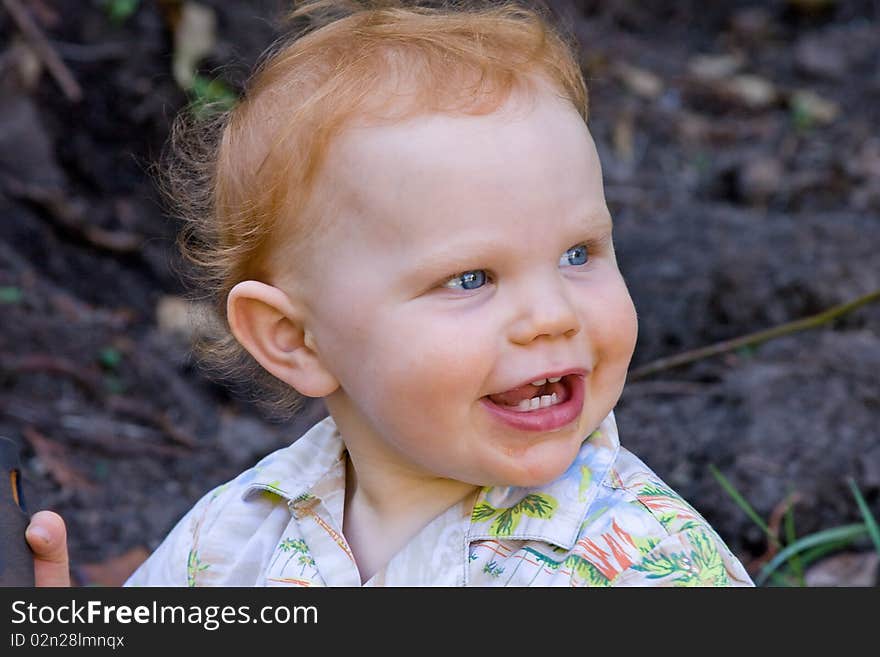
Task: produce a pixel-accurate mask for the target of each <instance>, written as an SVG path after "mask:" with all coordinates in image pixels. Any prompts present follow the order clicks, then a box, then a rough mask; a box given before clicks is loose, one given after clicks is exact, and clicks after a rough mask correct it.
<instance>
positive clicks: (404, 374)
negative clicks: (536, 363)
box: [381, 315, 487, 405]
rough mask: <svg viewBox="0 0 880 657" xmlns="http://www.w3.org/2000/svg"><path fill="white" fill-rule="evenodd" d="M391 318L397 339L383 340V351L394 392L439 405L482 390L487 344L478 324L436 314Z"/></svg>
mask: <svg viewBox="0 0 880 657" xmlns="http://www.w3.org/2000/svg"><path fill="white" fill-rule="evenodd" d="M392 319H393V320H394V321H392V322H390V324H389V330H394V331H395V333H396V335H395V338H394V339H393V340H384V344H383V347H382V348H381V351H382V352H384V353H385V354H386V355H387V358H386V362H385V363H384V364H383V367H384V368H386V372H387V375H388V376H387V378H388V381H389V384H390V385H391V386H392V387H393V388H394V392H395V393H397V394H400V395H405V396H406V397H407V398H409V399H410V400H417V399H418V400H432V401H433V403H434V405H439V404H441V403H442V401H443V400H444V399H447V398H450V397H451V396H453V395H454V396H460V395H467V394H472V392H473V391H474V390H478V389H479V387H480V385H481V379H480V377H481V376H482V372H483V371H484V370H485V369H486V367H485V365H484V363H485V360H486V353H487V348H486V344H485V339H484V338H483V336H481V335H480V334H479V333H478V332H477V331H476V327H472V326H471V325H470V324H469V323H467V322H464V321H462V320H460V319H459V320H455V321H452V320H447V319H445V318H443V317H438V316H437V315H421V316H419V317H415V316H407V317H399V318H392ZM465 326H467V328H465Z"/></svg>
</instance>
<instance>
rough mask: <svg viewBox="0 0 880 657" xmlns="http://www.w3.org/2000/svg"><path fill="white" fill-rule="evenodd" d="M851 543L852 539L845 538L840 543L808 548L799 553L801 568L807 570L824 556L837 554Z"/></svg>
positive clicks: (833, 542) (832, 542) (830, 542)
mask: <svg viewBox="0 0 880 657" xmlns="http://www.w3.org/2000/svg"><path fill="white" fill-rule="evenodd" d="M852 542H853V541H852V539H850V538H847V539H845V540H842V541H829V542H828V543H824V544H822V545H817V546H816V547H814V548H810V549H809V550H804V551H803V553H801V554H800V556H799V557H798V558H799V559H800V562H801V566H802V567H804V568H808V567H809V566H811V565H812V564H814V563H815V562H817V561H819V560H820V559H821V558H822V557H824V556H825V555H826V554H831V553H833V552H838V551H839V550H841V549H843V548H845V547H846V546H847V545H850V544H851V543H852Z"/></svg>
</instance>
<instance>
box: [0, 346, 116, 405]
mask: <svg viewBox="0 0 880 657" xmlns="http://www.w3.org/2000/svg"><path fill="white" fill-rule="evenodd" d="M0 370H3V371H7V372H14V373H19V372H40V371H43V372H53V373H55V374H63V375H65V376H69V377H70V378H71V379H73V380H74V381H76V382H77V383H78V384H79V385H80V387H81V388H83V389H84V390H85V391H86V392H87V393H89V395H91V396H92V397H93V398H95V399H100V397H101V383H100V380H99V377H98V376H97V375H96V374H94V373H92V372H89V371H88V370H85V369H83V367H82V366H81V365H78V364H76V363H74V362H73V361H70V360H67V359H66V358H59V357H58V356H51V355H49V354H26V355H24V356H18V357H15V356H5V355H3V354H0Z"/></svg>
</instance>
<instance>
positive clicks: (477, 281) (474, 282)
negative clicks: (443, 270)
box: [443, 244, 590, 290]
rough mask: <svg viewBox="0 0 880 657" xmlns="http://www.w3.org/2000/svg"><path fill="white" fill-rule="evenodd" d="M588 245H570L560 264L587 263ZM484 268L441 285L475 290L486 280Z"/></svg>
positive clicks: (462, 274) (579, 264)
mask: <svg viewBox="0 0 880 657" xmlns="http://www.w3.org/2000/svg"><path fill="white" fill-rule="evenodd" d="M589 255H590V254H589V247H588V246H587V245H586V244H578V245H576V246H573V247H571V248H570V249H569V250H568V251H566V252H565V254H564V255H563V256H562V257H561V258H560V259H559V262H560V264H569V265H574V266H575V267H578V266H581V265H585V264H587V260H589ZM488 278H489V277H488V276H487V274H486V270H485V269H471V270H470V271H466V272H462V273H460V274H456V275H455V276H453V277H452V278H450V279H449V280H447V281H446V282H445V283H444V284H443V287H445V288H451V289H456V288H458V289H462V290H476V289H479V288H481V287H482V286H483V285H484V284H485V283H486V281H487V280H488Z"/></svg>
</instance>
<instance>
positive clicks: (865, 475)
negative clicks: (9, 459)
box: [0, 0, 880, 585]
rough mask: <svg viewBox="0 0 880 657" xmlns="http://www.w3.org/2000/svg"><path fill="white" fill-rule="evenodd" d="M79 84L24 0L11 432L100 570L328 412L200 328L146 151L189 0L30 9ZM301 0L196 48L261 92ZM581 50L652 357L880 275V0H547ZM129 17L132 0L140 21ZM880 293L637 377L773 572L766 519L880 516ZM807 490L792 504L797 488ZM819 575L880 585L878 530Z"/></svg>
mask: <svg viewBox="0 0 880 657" xmlns="http://www.w3.org/2000/svg"><path fill="white" fill-rule="evenodd" d="M18 4H21V5H25V4H26V5H27V8H26V13H27V15H28V16H29V17H30V19H31V20H32V21H33V23H34V25H36V27H37V29H38V30H39V31H40V32H41V33H42V34H43V35H44V36H45V37H46V38H47V40H48V44H49V46H50V48H51V50H52V51H53V52H55V53H56V54H57V55H58V56H59V57H60V60H61V62H63V65H64V67H65V68H66V69H67V70H69V72H70V73H71V75H72V77H73V79H74V80H75V83H76V84H77V85H78V87H79V88H80V90H81V98H79V99H76V93H75V91H74V92H71V90H70V88H68V91H67V92H65V90H64V88H63V87H62V85H61V84H60V83H59V80H58V77H57V76H56V75H53V73H52V71H51V70H50V69H48V68H47V67H46V66H45V65H43V64H41V60H40V57H39V56H38V54H36V53H37V51H36V50H35V49H34V47H33V42H32V41H29V40H27V39H25V38H23V36H22V32H21V29H20V26H19V23H18V22H16V21H14V20H13V18H12V14H11V13H10V12H9V11H4V10H3V9H2V8H0V216H2V221H0V435H4V436H7V437H9V438H12V439H14V440H16V441H18V442H19V443H20V444H21V446H22V456H23V478H24V485H25V495H26V501H27V504H28V507H29V509H30V510H31V511H34V510H37V509H41V508H50V509H53V510H56V511H58V512H59V513H61V514H62V515H63V516H64V518H65V519H66V522H67V524H68V528H69V534H70V551H71V558H72V563H73V569H74V576H75V578H76V581H77V583H80V584H109V585H115V584H118V583H121V581H123V579H124V578H125V577H126V576H127V574H128V573H129V572H131V570H132V569H133V568H134V567H135V566H136V565H137V564H138V563H139V562H140V561H141V560H142V559H143V558H144V556H145V555H146V554H147V553H148V552H149V551H151V550H152V549H154V548H155V547H156V546H157V545H158V543H159V542H160V541H161V539H162V538H163V537H164V535H165V534H166V533H167V532H168V531H169V530H170V529H171V528H172V527H173V525H174V523H175V522H176V521H177V520H178V519H179V518H180V517H181V516H182V515H183V513H185V512H186V510H188V509H189V508H190V507H191V505H192V504H193V503H194V502H195V501H196V500H197V499H198V498H199V497H201V495H203V494H204V493H205V492H207V491H208V490H209V489H210V488H212V487H214V486H216V485H218V484H220V483H222V482H224V481H226V480H228V479H230V478H232V477H234V476H235V475H236V474H238V473H239V472H241V471H242V470H244V469H246V468H247V467H249V466H251V465H252V464H254V463H255V462H256V461H257V460H259V459H260V458H261V457H262V456H263V455H265V454H267V453H269V452H270V451H272V450H275V449H277V448H279V447H282V446H284V445H286V444H289V443H290V442H291V441H292V440H294V439H296V438H297V437H298V436H300V435H301V434H302V433H303V432H304V431H305V430H306V429H307V428H308V427H310V426H311V425H312V424H314V423H315V422H316V421H317V420H318V419H320V418H322V417H324V415H325V414H326V411H325V409H324V408H323V405H322V404H321V402H320V401H319V400H314V401H313V402H312V403H311V404H310V405H309V406H308V407H307V409H306V411H305V413H304V415H303V416H302V417H301V418H299V419H298V420H296V421H294V422H277V421H273V420H271V419H269V418H266V417H264V416H263V415H261V414H260V413H259V412H258V410H257V409H256V408H255V407H254V406H253V405H252V404H251V403H250V402H248V401H247V400H246V399H245V398H244V397H241V396H240V395H236V394H235V393H234V392H233V391H232V388H231V387H230V386H229V385H226V384H224V383H223V382H218V381H212V380H210V379H209V378H208V377H207V376H206V375H205V374H204V373H203V372H202V371H201V370H200V369H199V367H198V366H197V363H196V362H195V360H194V358H193V357H192V354H191V352H190V347H189V339H190V336H191V334H192V331H193V330H194V328H193V326H192V324H191V323H190V322H189V321H188V319H187V312H186V308H187V306H186V303H185V302H184V301H183V295H184V288H183V286H182V283H181V279H180V276H179V273H178V272H179V271H180V267H182V266H183V265H182V264H181V263H180V262H179V259H178V257H177V255H176V252H175V246H174V239H175V236H176V233H177V230H178V228H179V224H178V222H177V220H176V219H174V218H173V217H171V216H169V215H168V214H167V213H166V211H165V208H164V207H163V205H162V203H161V202H160V200H159V197H158V194H157V191H156V188H155V185H154V182H153V180H152V178H151V176H150V174H149V167H150V166H151V165H152V163H154V162H155V161H156V160H157V158H158V156H159V154H160V152H161V150H162V147H163V145H164V143H165V141H166V139H167V136H168V130H169V126H170V122H171V120H172V119H173V117H174V115H175V114H176V113H177V112H178V111H179V110H180V109H181V108H183V107H184V106H185V105H186V103H187V102H188V100H189V99H188V96H187V94H186V93H184V92H183V91H181V89H180V88H179V86H178V84H177V83H176V82H175V78H174V77H173V75H172V61H173V53H174V50H175V43H174V21H173V16H174V15H175V14H174V12H175V11H179V10H180V9H181V7H182V6H183V5H184V4H189V3H180V2H152V1H147V0H144V1H142V2H139V3H138V2H134V3H130V4H131V5H132V6H133V9H134V11H133V12H131V13H130V14H128V15H124V16H119V15H116V16H115V17H114V13H113V10H114V8H116V9H119V7H121V6H122V5H123V4H125V3H118V2H102V1H98V0H94V1H90V2H80V1H76V2H74V1H71V0H33V1H32V2H28V3H18ZM285 6H287V5H286V3H283V2H280V1H272V2H268V1H262V2H243V1H229V0H225V1H223V2H220V1H213V2H209V1H207V0H206V1H205V2H203V3H202V7H206V8H209V9H211V10H213V14H214V15H215V17H216V21H217V23H216V25H217V38H216V41H215V42H214V44H213V47H212V49H211V51H210V53H209V54H208V55H207V56H206V57H204V58H203V59H202V60H201V62H200V64H199V71H200V73H201V74H203V75H204V76H206V77H208V78H217V79H219V80H221V81H222V82H223V84H225V85H227V86H228V88H230V89H231V90H233V91H235V92H237V91H239V90H240V89H241V87H242V84H243V82H244V80H245V78H246V76H247V74H248V72H249V71H250V69H251V67H252V66H253V64H254V63H255V62H256V61H257V59H258V57H259V55H260V53H261V52H262V51H263V50H264V49H265V48H266V47H267V46H268V45H269V44H270V43H271V42H272V41H273V40H274V39H275V38H276V37H277V36H278V35H279V34H280V32H279V31H278V29H279V28H278V23H277V22H276V17H277V16H278V15H279V11H280V10H281V9H282V8H284V7H285ZM550 7H551V9H552V10H553V12H554V15H555V16H556V17H557V19H558V21H559V22H560V23H561V24H562V25H564V26H566V27H567V28H568V29H570V30H571V32H572V33H573V35H574V36H575V37H576V39H577V40H578V42H579V43H580V46H581V62H582V65H583V68H584V71H585V74H586V77H587V83H588V87H589V92H590V120H589V124H590V129H591V131H592V134H593V136H594V138H595V139H596V142H597V145H598V148H599V153H600V157H601V159H602V163H603V167H604V175H605V181H606V191H607V197H608V203H609V207H610V208H611V211H612V215H613V216H614V218H615V246H616V251H617V255H618V261H619V263H620V266H621V269H622V271H623V274H624V277H625V278H626V280H627V283H628V285H629V287H630V292H631V294H632V296H633V299H634V302H635V305H636V308H637V311H638V316H639V323H640V335H639V342H638V346H637V349H636V354H635V357H634V360H633V368H634V369H635V368H638V367H640V366H643V365H646V364H647V363H649V362H652V361H654V360H655V359H658V358H661V357H664V356H670V355H673V354H677V353H680V352H683V351H686V350H689V349H693V348H696V347H700V346H704V345H707V344H711V343H715V342H717V341H720V340H724V339H728V338H733V337H736V336H740V335H744V334H747V333H750V332H753V331H757V330H760V329H764V328H768V327H771V326H774V325H778V324H782V323H784V322H787V321H791V320H796V319H800V318H802V317H806V316H809V315H811V314H814V313H818V312H820V311H822V310H824V309H826V308H829V307H831V306H834V305H836V304H840V303H844V302H846V301H849V300H852V299H855V298H857V297H859V296H860V295H864V294H867V293H869V292H872V291H873V290H877V289H878V288H880V258H878V255H877V254H878V252H880V3H877V2H871V1H861V2H860V1H856V0H853V1H851V2H847V1H844V0H839V1H834V0H827V1H812V2H806V1H795V0H789V1H784V0H768V1H766V2H724V3H710V2H696V1H694V0H682V1H679V2H650V3H645V2H634V1H633V2H631V1H627V0H608V1H599V0H596V1H588V0H583V1H575V0H570V1H566V0H558V1H555V2H550ZM123 13H124V12H123ZM878 327H880V305H878V304H873V305H866V306H864V307H862V308H860V309H859V310H857V311H855V312H853V313H850V314H848V315H846V316H844V317H843V318H841V319H839V320H836V321H835V322H833V323H829V324H826V325H824V326H822V327H820V328H816V329H812V330H810V331H806V332H800V333H796V334H793V335H790V336H787V337H783V338H779V339H775V340H772V341H770V342H767V343H764V344H763V345H760V346H757V347H754V348H748V349H740V350H737V351H734V352H729V353H727V354H725V355H722V356H717V357H713V358H708V359H703V360H700V361H698V362H696V363H695V364H692V365H689V366H686V367H679V368H673V369H667V370H663V371H661V372H658V373H656V374H654V375H652V376H648V377H642V378H638V379H637V380H636V379H635V378H634V380H633V381H632V382H631V383H629V384H628V385H627V387H626V390H625V391H624V394H623V396H622V398H621V401H620V403H619V405H618V407H617V409H616V414H617V420H618V425H619V428H620V433H621V439H622V442H623V444H624V445H625V446H627V447H628V448H630V449H631V450H632V451H634V452H635V453H637V454H638V455H639V456H640V457H641V458H642V459H643V460H645V461H646V462H647V463H648V464H649V465H650V466H651V467H652V468H653V469H654V470H655V471H656V472H657V473H658V474H660V476H661V477H663V478H664V479H665V480H666V481H667V482H668V483H669V484H670V485H671V486H672V487H673V488H675V489H676V490H677V491H678V492H680V493H681V494H682V495H683V496H684V497H685V498H686V499H687V500H689V501H690V502H691V503H692V504H693V505H694V506H695V507H696V508H697V509H698V510H699V511H701V512H702V513H703V514H704V515H705V516H706V517H707V518H708V520H709V521H710V522H711V523H712V525H713V526H714V527H715V528H716V529H717V530H718V532H719V533H720V534H721V536H722V537H723V538H724V539H725V540H726V541H727V543H728V544H729V545H730V547H731V548H732V549H733V550H734V551H735V552H736V553H737V554H738V555H739V556H740V558H741V559H742V560H743V562H744V563H745V564H747V566H748V567H749V568H750V569H751V570H752V572H755V569H756V568H757V567H758V566H760V564H761V562H762V560H763V559H766V556H767V555H766V551H767V540H766V537H765V536H764V535H763V533H762V531H761V530H760V529H759V528H758V527H757V526H756V525H755V524H754V523H753V522H752V521H751V520H749V519H748V518H747V517H746V515H745V514H744V513H743V512H742V510H741V509H739V508H738V507H737V506H736V504H735V503H734V502H733V501H732V499H731V498H730V496H729V495H728V494H727V493H725V492H724V490H723V489H722V487H721V486H720V485H719V483H718V481H717V480H716V479H715V477H714V476H713V475H712V473H711V471H710V466H711V465H714V466H715V467H717V468H718V470H719V471H720V472H721V473H723V475H724V476H725V477H726V478H727V479H728V480H729V481H730V482H731V483H732V484H733V485H734V486H735V487H736V488H737V489H738V490H739V491H740V492H741V493H742V494H743V495H744V496H745V497H746V499H747V500H748V501H749V502H750V503H751V505H752V506H753V507H754V508H755V509H756V511H757V512H758V513H759V514H760V515H761V516H762V517H763V518H765V519H773V518H775V519H776V520H777V521H779V520H780V518H781V515H780V514H781V512H782V511H783V510H784V509H785V503H786V500H793V504H794V506H793V510H794V511H793V513H794V518H795V521H796V529H797V532H798V535H804V534H806V533H809V532H815V531H818V530H821V529H827V528H830V527H834V526H838V525H841V524H847V523H853V522H860V521H861V520H862V517H861V516H860V514H859V511H858V508H857V506H856V503H855V500H854V498H853V495H852V492H851V490H850V486H849V481H850V478H852V479H853V480H854V481H855V482H856V483H857V485H858V486H859V488H860V490H861V491H862V493H863V494H864V496H865V498H866V499H867V501H868V503H869V505H870V507H871V509H872V510H873V512H874V514H875V515H880V441H878V437H880V432H878V415H880V413H878V411H880V376H878V372H880V329H878ZM790 495H794V497H792V498H790V497H789V496H790ZM843 556H844V557H845V559H846V563H841V561H840V560H839V559H838V560H837V561H835V562H829V563H830V564H831V565H827V564H826V567H825V568H824V569H822V570H816V571H815V573H813V575H812V579H810V583H814V584H823V583H824V584H862V585H872V584H876V581H877V579H876V578H877V574H876V573H877V557H876V553H874V552H872V550H871V546H870V544H861V545H860V544H857V545H855V546H852V547H850V548H849V549H848V550H847V553H846V554H845V555H843Z"/></svg>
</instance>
